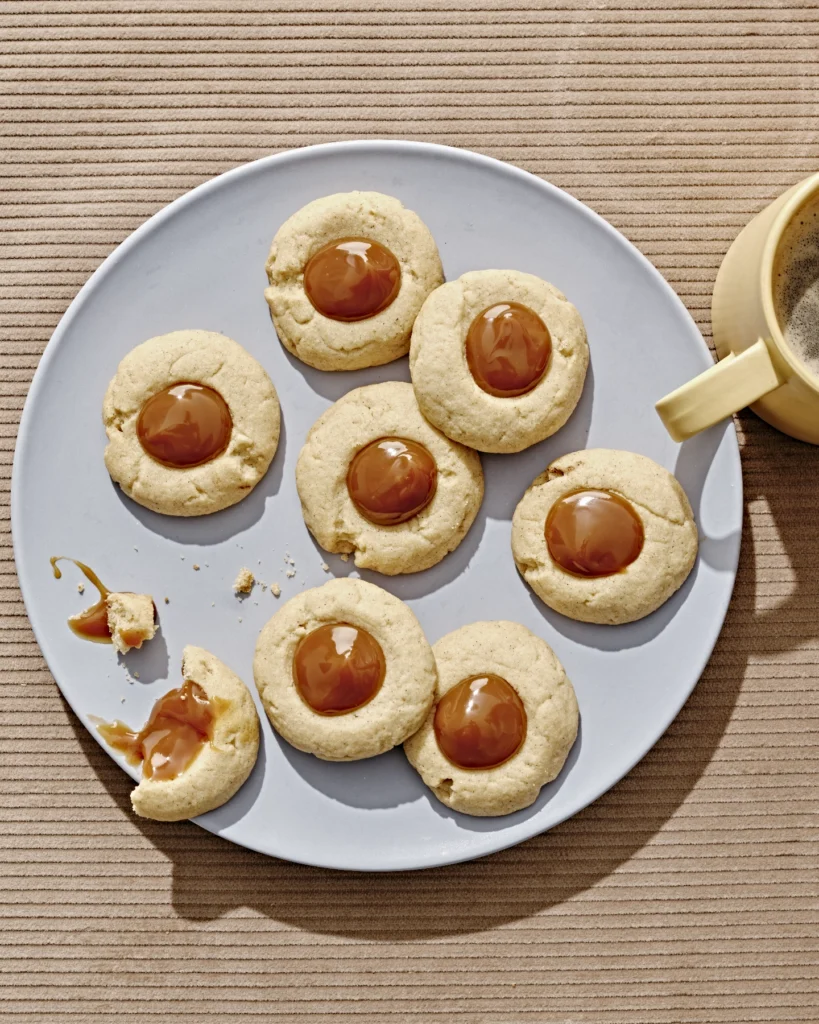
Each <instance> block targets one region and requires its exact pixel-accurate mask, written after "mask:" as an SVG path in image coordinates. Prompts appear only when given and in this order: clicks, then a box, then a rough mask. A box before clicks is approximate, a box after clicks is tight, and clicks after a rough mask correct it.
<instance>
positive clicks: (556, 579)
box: [512, 448, 698, 625]
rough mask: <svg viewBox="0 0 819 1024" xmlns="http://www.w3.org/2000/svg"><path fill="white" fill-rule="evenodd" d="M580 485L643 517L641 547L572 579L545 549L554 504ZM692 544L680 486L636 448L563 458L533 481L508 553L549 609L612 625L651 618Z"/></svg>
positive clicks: (685, 570)
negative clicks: (602, 571)
mask: <svg viewBox="0 0 819 1024" xmlns="http://www.w3.org/2000/svg"><path fill="white" fill-rule="evenodd" d="M583 490H603V491H612V492H614V493H615V494H619V495H620V496H621V497H623V498H625V499H626V500H627V501H629V502H630V503H631V504H632V506H633V507H634V510H635V512H636V513H637V514H638V515H639V517H640V520H641V521H642V524H643V530H644V533H645V542H644V544H643V549H642V551H641V552H640V554H639V555H638V556H637V558H636V559H635V561H633V562H632V563H631V565H627V566H626V568H625V569H623V570H622V571H620V572H617V573H614V574H613V575H612V576H601V577H596V578H584V577H581V576H574V575H572V574H571V573H568V572H566V571H565V570H563V569H561V568H560V566H559V565H557V564H556V563H555V562H554V561H553V560H552V557H551V555H550V554H549V550H548V548H547V546H546V537H545V533H544V529H545V524H546V517H547V515H548V514H549V510H550V509H551V507H552V505H553V504H554V503H555V502H556V501H559V500H560V499H561V498H563V497H565V496H566V495H568V494H572V493H573V492H575V491H583ZM697 546H698V545H697V527H696V524H695V523H694V514H693V512H692V511H691V506H690V504H689V503H688V498H687V497H686V495H685V492H684V491H683V489H682V487H681V486H680V485H679V483H678V482H677V480H676V479H675V478H674V477H673V476H672V475H671V473H669V472H668V470H666V469H664V468H663V467H662V466H658V465H657V463H656V462H654V461H652V460H651V459H649V458H646V457H645V456H644V455H637V454H635V453H634V452H621V451H614V450H609V449H606V448H595V449H589V450H588V451H581V452H574V453H572V454H570V455H564V456H562V457H561V458H559V459H557V460H556V461H555V462H553V463H552V464H551V465H550V466H549V468H548V469H547V470H546V471H545V472H544V473H541V475H540V476H539V477H537V478H536V479H535V481H534V482H533V483H532V485H531V486H530V487H529V489H528V490H527V491H526V493H525V494H524V496H523V498H522V499H521V501H520V503H519V505H518V507H517V508H516V509H515V514H514V517H513V519H512V553H513V555H514V557H515V562H516V563H517V567H518V570H519V571H520V573H521V574H522V576H523V578H524V579H525V580H526V582H527V583H528V584H529V586H530V587H531V588H532V589H533V590H534V592H535V593H536V594H537V595H538V597H539V598H540V599H541V600H542V601H543V602H544V603H545V604H547V605H548V606H549V607H550V608H554V610H555V611H558V612H561V613H562V614H563V615H567V616H568V617H569V618H571V619H577V620H579V621H580V622H597V623H604V624H609V625H617V624H620V623H624V622H634V621H635V620H636V619H641V618H643V617H644V616H645V615H649V614H650V613H651V612H653V611H655V610H656V609H657V608H659V607H660V605H661V604H663V603H664V602H665V601H667V600H668V598H669V597H671V595H672V594H673V593H674V592H675V591H676V590H677V589H678V588H679V587H680V586H682V584H683V583H684V581H685V579H686V577H687V576H688V574H689V573H690V572H691V569H692V568H693V566H694V562H695V561H696V558H697Z"/></svg>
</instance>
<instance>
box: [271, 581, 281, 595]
mask: <svg viewBox="0 0 819 1024" xmlns="http://www.w3.org/2000/svg"><path fill="white" fill-rule="evenodd" d="M281 592H282V588H281V587H280V586H279V584H278V583H271V584H270V593H271V594H272V595H273V596H274V597H279V596H281Z"/></svg>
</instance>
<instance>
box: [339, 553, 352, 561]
mask: <svg viewBox="0 0 819 1024" xmlns="http://www.w3.org/2000/svg"><path fill="white" fill-rule="evenodd" d="M349 560H350V556H349V555H348V554H347V552H346V551H342V552H341V561H342V562H348V561H349Z"/></svg>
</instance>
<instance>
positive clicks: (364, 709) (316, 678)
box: [253, 579, 437, 761]
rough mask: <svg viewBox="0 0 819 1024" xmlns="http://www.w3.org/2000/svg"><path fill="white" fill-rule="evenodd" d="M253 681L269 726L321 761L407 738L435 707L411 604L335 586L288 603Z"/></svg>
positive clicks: (364, 587) (370, 590)
mask: <svg viewBox="0 0 819 1024" xmlns="http://www.w3.org/2000/svg"><path fill="white" fill-rule="evenodd" d="M253 674H254V676H255V679H256V686H257V687H258V689H259V695H260V696H261V698H262V703H263V704H264V707H265V711H267V715H268V718H269V719H270V721H271V723H272V725H273V727H274V728H275V729H276V731H277V732H279V733H280V734H281V735H282V736H283V737H284V738H285V739H286V740H287V741H288V743H291V744H292V745H293V746H294V747H298V749H299V750H304V751H306V752H307V753H308V754H315V755H316V756H317V757H320V758H323V759H324V760H325V761H357V760H360V759H361V758H365V757H374V756H375V755H376V754H382V753H384V751H385V750H390V749H391V748H392V747H394V746H397V745H398V744H399V743H403V741H404V740H405V739H406V738H407V737H408V736H411V735H412V733H414V732H415V730H416V729H417V728H418V726H419V725H420V724H421V722H423V720H424V718H425V716H426V714H427V711H428V710H429V707H430V705H431V703H432V697H433V693H434V692H435V682H436V679H437V674H436V670H435V660H434V658H433V657H432V650H431V648H430V646H429V644H428V643H427V640H426V637H425V636H424V633H423V631H422V629H421V626H420V625H419V623H418V620H417V619H416V618H415V616H414V615H413V614H412V612H411V611H410V609H409V608H408V607H407V605H405V604H404V602H403V601H400V600H399V599H398V598H397V597H393V595H392V594H389V593H387V592H386V591H385V590H382V589H381V588H380V587H376V586H374V585H373V584H372V583H365V582H364V581H363V580H356V579H337V580H331V581H330V582H329V583H325V584H324V586H322V587H315V588H313V589H312V590H306V591H304V593H302V594H299V595H298V596H297V597H294V598H292V599H291V600H290V601H288V602H287V604H285V605H284V606H283V607H282V608H281V609H280V610H279V611H278V612H276V614H275V615H274V616H273V618H272V619H270V621H269V622H268V623H267V625H266V626H265V627H264V629H263V630H262V632H261V634H260V635H259V640H258V642H257V644H256V657H255V659H254V661H253Z"/></svg>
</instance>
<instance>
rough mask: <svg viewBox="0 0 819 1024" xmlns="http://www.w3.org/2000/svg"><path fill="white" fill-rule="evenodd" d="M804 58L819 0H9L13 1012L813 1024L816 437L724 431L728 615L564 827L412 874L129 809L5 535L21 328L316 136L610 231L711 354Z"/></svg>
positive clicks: (9, 956) (791, 135)
mask: <svg viewBox="0 0 819 1024" xmlns="http://www.w3.org/2000/svg"><path fill="white" fill-rule="evenodd" d="M818 57H819V6H817V3H816V0H804V2H802V3H791V2H785V0H782V2H780V3H777V2H772V0H760V2H758V3H752V2H741V0H726V2H723V3H718V2H714V0H711V2H708V0H682V2H681V0H670V2H660V0H594V2H582V0H556V2H550V3H546V2H540V0H494V2H489V0H487V2H483V0H426V2H418V0H391V2H389V3H382V2H375V0H370V2H366V0H328V2H326V3H318V2H309V0H289V2H276V0H268V2H259V0H232V2H220V0H214V2H205V0H170V2H165V3H150V2H142V0H130V2H129V0H124V2H123V0H105V2H99V0H63V2H53V0H50V2H36V3H32V2H28V3H21V2H16V0H4V2H2V3H0V68H1V69H2V70H0V80H1V81H2V86H0V104H1V105H2V117H1V119H0V136H1V137H2V139H1V141H0V175H1V176H2V188H3V191H4V195H3V206H2V210H1V211H0V213H1V214H2V235H0V258H2V264H0V266H2V276H0V325H1V326H2V330H0V393H1V394H2V396H3V400H2V413H1V416H2V419H0V433H1V434H2V442H1V443H0V448H2V451H0V458H1V461H2V468H0V475H2V481H0V487H1V488H2V509H0V517H1V518H2V536H0V544H2V550H0V557H2V565H0V573H2V576H0V585H2V594H1V595H0V601H2V607H0V612H1V613H2V616H3V619H2V623H3V631H2V634H0V642H2V668H1V670H0V685H1V687H2V688H1V689H0V815H1V816H2V830H1V831H0V863H2V876H3V882H2V889H1V890H0V902H2V909H1V910H0V915H1V916H0V946H2V950H1V951H0V963H1V964H2V975H3V976H2V979H0V980H2V986H3V987H2V992H0V1000H2V1001H0V1017H2V1019H3V1020H4V1021H9V1022H10V1024H11V1022H16V1021H20V1022H23V1021H25V1022H27V1024H28V1022H33V1021H36V1022H39V1021H42V1022H46V1021H49V1022H50V1021H63V1020H65V1021H100V1020H111V1021H113V1020H117V1021H121V1022H123V1024H127V1022H132V1021H133V1022H136V1021H139V1022H141V1024H142V1022H145V1021H152V1020H158V1019H163V1020H164V1019H167V1020H171V1021H186V1022H187V1021H190V1022H194V1021H196V1022H199V1021H204V1020H207V1021H211V1020H212V1021H235V1020H239V1019H241V1018H243V1017H247V1018H254V1019H270V1020H285V1021H297V1022H299V1024H302V1022H303V1024H313V1022H316V1024H318V1022H322V1024H324V1022H330V1021H338V1020H347V1019H352V1020H354V1021H356V1022H357V1024H382V1022H384V1021H393V1020H394V1021H419V1020H420V1021H449V1020H457V1021H459V1022H460V1021H462V1022H464V1024H479V1022H480V1024H512V1022H528V1021H534V1022H550V1024H551V1022H563V1024H568V1022H573V1024H579V1022H584V1024H591V1022H599V1024H602V1022H616V1024H639V1022H650V1024H666V1022H667V1024H683V1022H689V1021H692V1022H693V1021H720V1022H723V1021H726V1022H727V1021H730V1022H739V1021H771V1022H784V1021H805V1022H815V1021H817V1020H819V932H818V931H817V924H818V923H819V906H818V905H817V898H816V895H817V867H818V866H819V865H818V864H817V859H818V858H817V852H818V851H819V814H817V800H818V799H819V786H817V767H818V765H817V761H818V759H819V733H818V731H817V718H818V717H819V639H818V638H819V528H818V527H817V523H819V519H818V518H817V504H818V503H819V474H818V473H817V469H819V450H817V449H813V448H810V447H808V446H806V445H801V444H799V443H798V442H795V441H790V440H788V439H787V438H784V437H781V436H779V435H777V434H775V433H774V432H773V431H772V430H770V429H768V428H767V427H766V426H765V425H764V424H762V423H760V422H759V421H757V420H755V419H754V418H753V417H752V416H745V417H743V418H742V424H741V426H742V435H743V459H744V465H745V485H746V489H747V491H746V494H747V521H746V529H745V535H744V540H743V544H744V548H743V554H742V560H741V568H740V574H739V579H738V582H737V589H736V595H735V598H734V601H733V605H732V607H731V611H730V613H729V615H728V621H727V623H726V626H725V630H724V633H723V636H722V639H721V641H720V643H719V645H718V647H717V650H716V653H715V655H714V657H713V659H712V661H711V664H710V666H709V668H708V670H707V671H706V673H705V675H704V677H703V679H702V681H701V683H700V684H699V686H698V687H697V690H696V692H695V694H694V696H693V697H692V698H691V700H690V701H689V703H688V705H687V706H686V708H685V709H684V711H683V712H682V714H681V715H680V717H679V718H678V719H677V721H676V722H675V723H674V725H673V726H672V727H671V729H670V730H669V732H668V734H667V735H666V736H665V737H664V738H663V739H662V740H661V742H660V743H659V744H658V745H657V747H656V748H655V749H654V751H653V752H652V753H651V754H650V755H649V756H648V757H647V758H646V759H645V761H643V763H642V764H640V765H639V766H638V767H637V768H636V769H635V770H634V771H633V772H632V773H631V775H630V776H629V777H628V778H627V779H626V780H625V781H624V782H622V783H621V784H620V785H619V786H617V787H616V789H615V790H614V791H613V792H611V793H609V794H608V795H607V796H606V797H604V798H603V799H601V800H600V801H598V803H597V804H595V805H594V806H593V807H591V808H589V809H588V810H587V811H585V812H584V813H582V814H580V815H578V816H577V817H576V818H574V819H573V820H572V821H570V822H568V823H567V824H565V825H563V826H562V827H560V828H557V829H555V830H554V831H553V832H552V833H550V834H548V835H545V836H542V837H540V838H538V839H534V840H532V841H531V842H529V843H527V844H525V845H523V846H521V847H519V848H518V849H515V850H511V851H509V852H507V853H504V854H501V855H498V856H495V857H492V858H489V859H487V860H484V861H482V862H479V863H475V864H471V865H465V866H462V867H456V868H451V869H445V870H439V871H431V872H427V873H424V874H414V875H410V874H407V875H401V876H391V877H379V876H354V875H340V874H333V873H328V872H321V871H314V870H309V869H306V868H299V867H294V866H291V865H288V864H284V863H278V862H276V861H271V860H266V859H264V858H262V857H260V856H256V855H251V854H249V853H246V852H244V851H242V850H240V849H237V848H234V847H232V846H230V845H229V844H228V843H225V842H221V841H220V840H218V839H215V838H214V837H212V836H210V835H208V834H206V833H205V832H203V831H201V830H200V829H198V828H196V827H195V826H194V825H189V824H180V825H172V826H167V825H153V824H151V823H146V822H137V821H135V820H134V818H133V816H132V815H131V814H130V813H129V810H128V790H129V788H130V787H129V782H128V780H127V779H126V777H125V776H124V774H122V773H121V772H119V771H118V769H117V768H116V767H115V766H114V765H113V763H112V762H111V761H109V760H108V758H107V757H106V756H105V754H103V753H102V752H101V751H100V750H99V749H98V748H97V747H96V744H95V743H93V741H91V740H89V739H88V738H87V737H86V736H85V734H84V733H83V731H82V730H81V728H80V727H79V726H78V725H77V723H76V721H75V720H74V719H73V717H72V715H71V714H70V713H69V712H68V710H67V708H66V706H65V704H64V703H63V702H62V700H61V698H60V695H59V693H58V691H57V688H56V686H55V685H54V683H53V682H52V680H51V678H50V676H49V673H48V671H47V669H46V666H45V664H44V663H43V661H42V658H41V656H40V654H39V651H38V649H37V647H36V645H35V643H34V640H33V637H32V635H31V632H30V630H29V627H28V623H27V621H26V617H25V614H24V611H23V606H22V603H21V601H20V597H19V593H18V590H17V584H16V578H15V573H14V566H13V562H12V552H11V541H10V537H9V535H8V525H9V513H8V490H9V476H10V468H11V459H12V449H13V444H14V436H15V430H16V424H17V420H18V417H19V414H20V410H21V408H22V405H23V400H24V397H25V394H26V390H27V387H28V384H29V380H30V378H31V375H32V373H33V371H34V368H35V366H36V364H37V360H38V358H39V356H40V353H41V352H42V349H43V346H44V345H45V343H46V341H47V339H48V337H49V335H50V333H51V331H52V330H53V328H54V326H55V325H56V323H57V321H58V319H59V317H60V315H61V314H62V313H63V311H64V310H65V308H66V307H67V305H68V303H69V302H70V300H71V299H72V297H73V296H74V295H75V293H76V292H77V290H78V288H79V287H80V285H81V284H82V283H83V281H84V280H85V278H86V277H87V276H88V275H89V274H90V272H91V271H92V270H93V269H94V268H95V267H96V266H97V265H98V264H99V262H100V261H101V260H102V259H103V257H105V256H106V255H107V254H108V253H109V252H110V251H111V250H112V249H113V248H114V247H115V246H116V245H117V243H118V242H120V241H121V240H122V239H123V238H125V236H126V235H127V234H128V233H129V232H130V231H132V230H133V229H134V228H135V227H136V226H137V225H138V224H140V223H141V222H142V221H143V220H144V219H145V218H147V217H148V216H150V215H151V214H152V213H153V212H154V211H156V210H158V209H159V208H160V207H162V206H163V205H164V204H165V203H167V202H168V201H169V200H171V199H173V198H174V197H176V196H178V195H179V194H180V193H182V192H184V191H185V190H186V189H189V188H190V187H191V186H193V185H196V184H197V183H199V182H201V181H203V180H205V179H206V178H209V177H210V176H212V175H214V174H217V173H219V172H220V171H224V170H226V169H227V168H229V167H233V166H235V165H236V164H238V163H241V162H242V161H245V160H250V159H253V158H254V157H258V156H261V155H263V154H266V153H270V152H274V151H277V150H281V149H285V148H289V147H293V146H302V145H306V144H309V143H313V142H324V141H327V140H332V139H349V138H360V137H393V138H410V139H429V140H433V141H436V142H444V143H448V144H451V145H455V146H463V147H468V148H471V149H476V150H479V151H481V152H484V153H489V154H492V155H493V156H498V157H501V158H503V159H505V160H509V161H511V162H513V163H515V164H517V165H519V166H521V167H525V168H527V169H529V170H531V171H534V172H535V173H537V174H542V175H544V176H545V177H547V178H548V179H549V180H550V181H552V182H554V183H555V184H557V185H559V186H561V187H562V188H565V189H568V190H569V191H570V192H571V193H573V194H574V195H575V196H578V197H579V198H580V199H582V200H583V201H584V202H586V203H589V204H590V205H591V206H593V207H594V208H595V209H596V210H598V211H599V212H600V213H601V214H603V215H604V216H605V217H607V218H608V219H609V220H610V221H612V223H614V224H615V225H616V226H617V227H618V228H620V229H621V230H622V231H624V232H625V233H626V235H628V236H629V237H630V238H631V239H632V240H633V241H634V242H635V243H636V244H637V245H638V246H639V247H640V248H641V249H642V251H643V252H644V253H646V254H647V255H648V256H649V258H651V259H652V260H653V261H654V262H655V263H656V264H657V266H658V267H659V268H660V270H661V271H662V272H663V273H664V274H665V276H666V277H667V278H668V280H669V281H670V282H671V283H672V285H673V286H674V287H675V288H676V289H677V290H678V292H679V293H680V295H681V296H682V298H683V299H684V300H685V302H686V304H687V306H688V308H689V309H690V310H691V312H692V313H693V315H694V317H695V318H696V319H697V321H698V323H699V325H700V327H701V328H702V330H703V332H704V334H705V335H706V337H707V336H708V335H709V315H708V304H709V296H710V292H711V287H712V283H713V280H714V275H715V272H716V269H717V266H718V265H719V261H720V258H721V256H722V254H723V253H724V251H725V250H726V248H727V247H728V244H729V242H730V241H731V239H732V238H733V237H734V235H735V234H736V232H737V231H738V229H739V228H740V226H741V225H742V224H744V223H745V222H746V221H747V220H748V219H749V218H750V216H751V215H752V214H753V213H754V212H755V211H757V210H758V209H760V208H761V207H762V206H763V205H764V204H765V203H767V202H768V201H769V200H770V199H772V198H773V197H774V196H776V195H777V194H778V193H779V192H781V191H782V190H784V189H785V188H786V187H787V186H788V185H790V184H791V183H793V182H794V181H796V180H798V179H799V178H801V177H804V176H806V175H807V174H808V173H810V172H812V171H815V170H817V167H819V117H817V114H819V110H818V109H817V107H818V105H819V103H818V101H819V97H817V91H816V89H817V84H819V78H818V77H817V74H818V72H819V66H817V58H818ZM635 314H636V315H639V310H638V311H635ZM80 400H84V399H83V396H78V401H80ZM658 685H662V680H658Z"/></svg>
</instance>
